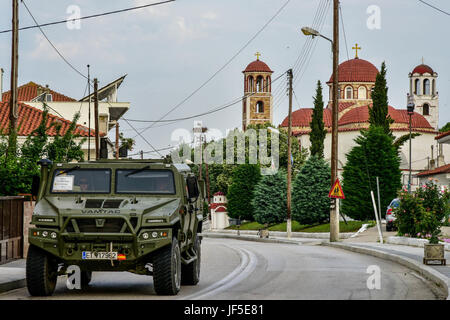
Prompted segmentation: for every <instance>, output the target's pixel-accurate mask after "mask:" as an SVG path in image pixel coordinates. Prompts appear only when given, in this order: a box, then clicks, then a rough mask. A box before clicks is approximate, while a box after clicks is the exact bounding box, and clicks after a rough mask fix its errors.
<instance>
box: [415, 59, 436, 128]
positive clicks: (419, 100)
mask: <svg viewBox="0 0 450 320" xmlns="http://www.w3.org/2000/svg"><path fill="white" fill-rule="evenodd" d="M437 76H438V74H437V73H436V72H434V71H433V69H431V67H429V66H427V65H426V64H424V63H423V61H422V64H421V65H418V66H417V67H415V68H414V70H413V71H412V72H411V73H410V74H409V79H410V80H409V92H410V95H411V96H412V97H413V99H414V105H415V107H416V111H417V112H418V113H420V114H421V115H423V116H424V117H425V119H427V121H428V122H429V123H430V125H431V126H432V127H433V128H435V129H436V130H437V129H438V125H439V94H438V92H437V90H436V82H437Z"/></svg>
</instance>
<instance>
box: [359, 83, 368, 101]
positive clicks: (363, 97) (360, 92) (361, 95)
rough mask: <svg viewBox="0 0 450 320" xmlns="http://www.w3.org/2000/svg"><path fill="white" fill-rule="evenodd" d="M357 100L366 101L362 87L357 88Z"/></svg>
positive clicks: (365, 93) (365, 90)
mask: <svg viewBox="0 0 450 320" xmlns="http://www.w3.org/2000/svg"><path fill="white" fill-rule="evenodd" d="M358 99H361V100H362V99H364V100H365V99H367V89H366V87H364V86H361V87H359V88H358Z"/></svg>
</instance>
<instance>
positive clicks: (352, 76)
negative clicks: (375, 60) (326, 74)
mask: <svg viewBox="0 0 450 320" xmlns="http://www.w3.org/2000/svg"><path fill="white" fill-rule="evenodd" d="M338 73H339V82H375V80H376V78H377V74H378V69H377V67H375V66H374V65H373V64H372V63H370V62H369V61H367V60H363V59H359V58H355V59H352V60H347V61H345V62H343V63H341V64H340V65H339V69H338ZM330 82H333V75H331V77H330V80H329V81H328V83H330Z"/></svg>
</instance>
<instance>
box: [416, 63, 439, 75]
mask: <svg viewBox="0 0 450 320" xmlns="http://www.w3.org/2000/svg"><path fill="white" fill-rule="evenodd" d="M412 73H420V74H424V73H430V74H433V73H434V71H433V69H431V67H430V66H427V65H426V64H421V65H418V66H417V67H415V68H414V70H413V71H412Z"/></svg>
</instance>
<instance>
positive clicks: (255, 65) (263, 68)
mask: <svg viewBox="0 0 450 320" xmlns="http://www.w3.org/2000/svg"><path fill="white" fill-rule="evenodd" d="M243 72H270V73H273V71H272V70H270V68H269V66H268V65H267V64H265V63H264V62H262V61H261V60H255V61H253V62H251V63H250V64H249V65H248V66H247V68H245V70H244V71H243Z"/></svg>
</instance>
